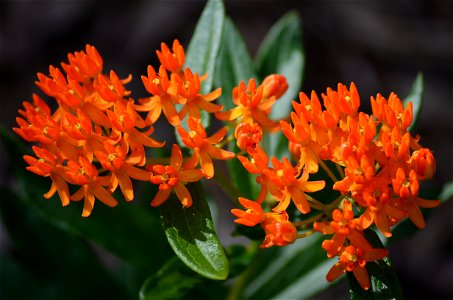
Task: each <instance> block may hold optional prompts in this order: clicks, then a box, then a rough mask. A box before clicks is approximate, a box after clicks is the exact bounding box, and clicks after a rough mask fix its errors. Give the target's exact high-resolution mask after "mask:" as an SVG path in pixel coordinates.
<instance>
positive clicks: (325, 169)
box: [316, 156, 338, 182]
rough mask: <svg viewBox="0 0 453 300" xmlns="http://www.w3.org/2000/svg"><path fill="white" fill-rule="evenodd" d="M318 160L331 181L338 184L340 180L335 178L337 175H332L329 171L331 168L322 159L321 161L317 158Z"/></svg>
mask: <svg viewBox="0 0 453 300" xmlns="http://www.w3.org/2000/svg"><path fill="white" fill-rule="evenodd" d="M316 158H317V159H318V163H319V165H320V166H321V167H322V168H323V169H324V171H326V173H327V175H329V177H330V179H332V181H333V182H337V181H338V179H337V178H336V177H335V175H334V174H333V173H332V171H331V170H330V169H329V167H328V166H327V165H326V164H325V163H324V161H323V160H322V159H320V158H319V157H318V156H316Z"/></svg>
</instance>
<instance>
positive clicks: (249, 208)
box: [231, 197, 264, 227]
mask: <svg viewBox="0 0 453 300" xmlns="http://www.w3.org/2000/svg"><path fill="white" fill-rule="evenodd" d="M239 203H241V205H242V206H244V207H245V208H246V210H245V211H244V210H241V209H237V208H234V209H232V210H231V213H232V214H233V215H235V216H236V217H237V219H236V220H234V222H235V223H237V224H242V225H245V226H249V227H252V226H255V225H257V224H260V223H261V222H262V220H263V216H264V212H263V209H262V208H261V205H260V204H259V203H257V202H255V201H252V200H248V199H246V198H243V197H239Z"/></svg>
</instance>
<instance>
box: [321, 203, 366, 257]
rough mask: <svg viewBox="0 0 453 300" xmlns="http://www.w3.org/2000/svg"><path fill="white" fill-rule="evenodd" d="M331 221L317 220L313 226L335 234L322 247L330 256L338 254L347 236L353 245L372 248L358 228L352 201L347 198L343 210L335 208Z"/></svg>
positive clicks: (323, 231) (326, 232) (324, 232)
mask: <svg viewBox="0 0 453 300" xmlns="http://www.w3.org/2000/svg"><path fill="white" fill-rule="evenodd" d="M332 219H333V220H332V221H331V222H315V223H314V224H313V228H314V229H315V230H316V231H319V232H321V233H322V234H333V237H332V239H330V240H325V241H324V242H323V243H322V248H323V249H324V250H326V251H327V256H328V257H329V258H331V257H334V256H336V255H338V253H339V252H340V250H341V249H342V248H343V245H344V243H345V241H346V238H347V239H348V240H349V241H350V242H351V244H352V245H354V246H356V247H359V248H362V249H370V248H371V245H370V244H369V243H368V242H367V240H366V239H365V238H364V237H363V234H362V232H361V231H359V230H358V228H357V225H358V224H357V223H358V220H357V219H354V213H353V211H352V205H351V202H349V201H348V200H345V201H344V202H343V210H342V211H340V210H339V209H335V210H334V211H333V212H332Z"/></svg>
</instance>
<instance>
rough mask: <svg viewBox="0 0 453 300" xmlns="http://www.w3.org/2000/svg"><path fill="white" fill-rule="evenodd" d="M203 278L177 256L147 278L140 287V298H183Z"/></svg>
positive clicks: (145, 299) (156, 299)
mask: <svg viewBox="0 0 453 300" xmlns="http://www.w3.org/2000/svg"><path fill="white" fill-rule="evenodd" d="M201 282H202V278H200V277H199V276H196V275H195V274H193V272H192V271H191V270H190V269H189V268H187V266H186V265H184V264H183V263H182V262H181V260H179V259H178V258H177V257H173V258H172V259H170V260H169V261H168V262H167V263H166V264H165V265H164V266H163V267H162V268H161V269H160V270H159V271H158V272H157V273H156V274H155V275H152V276H150V277H149V278H148V279H146V281H145V283H144V284H143V286H142V288H141V289H140V294H139V295H140V297H139V299H140V300H165V299H181V298H183V297H184V296H185V295H186V294H187V292H188V291H189V290H190V289H192V288H193V287H194V286H195V285H196V284H199V283H201Z"/></svg>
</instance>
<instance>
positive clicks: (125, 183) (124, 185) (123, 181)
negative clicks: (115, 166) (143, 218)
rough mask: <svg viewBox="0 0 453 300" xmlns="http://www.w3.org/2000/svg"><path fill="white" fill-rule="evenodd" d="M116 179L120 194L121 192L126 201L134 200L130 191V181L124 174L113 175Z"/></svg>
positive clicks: (131, 190)
mask: <svg viewBox="0 0 453 300" xmlns="http://www.w3.org/2000/svg"><path fill="white" fill-rule="evenodd" d="M115 175H116V177H117V178H118V183H119V185H120V189H121V192H123V195H124V198H125V199H126V201H131V200H133V199H134V190H133V189H132V181H131V179H130V178H129V176H128V175H127V174H126V173H125V172H118V173H116V174H115Z"/></svg>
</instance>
